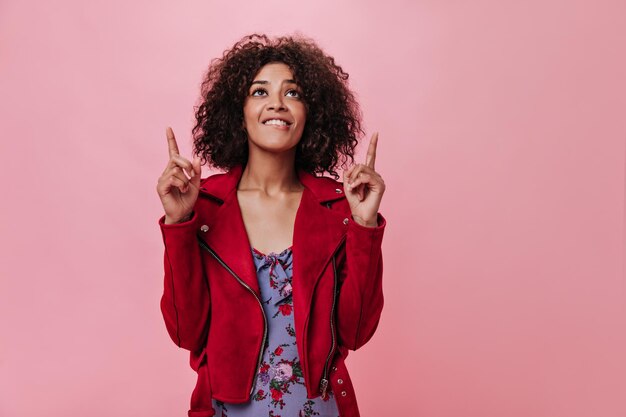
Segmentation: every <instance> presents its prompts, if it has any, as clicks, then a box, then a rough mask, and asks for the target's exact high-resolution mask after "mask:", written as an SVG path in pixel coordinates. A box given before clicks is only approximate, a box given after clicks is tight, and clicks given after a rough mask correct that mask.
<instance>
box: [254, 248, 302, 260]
mask: <svg viewBox="0 0 626 417" xmlns="http://www.w3.org/2000/svg"><path fill="white" fill-rule="evenodd" d="M250 247H251V248H252V251H253V252H254V253H256V254H258V255H260V256H262V257H264V258H269V257H270V256H272V255H273V256H277V257H280V256H282V255H285V254H286V253H287V252H289V251H290V250H291V249H292V248H293V245H291V246H289V247H288V248H286V249H283V250H282V251H281V252H278V253H276V252H270V253H268V254H267V255H266V254H264V253H263V252H261V251H260V250H258V249H257V248H255V247H254V246H252V245H250Z"/></svg>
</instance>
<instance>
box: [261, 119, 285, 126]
mask: <svg viewBox="0 0 626 417" xmlns="http://www.w3.org/2000/svg"><path fill="white" fill-rule="evenodd" d="M263 124H266V125H277V126H287V122H285V121H284V120H278V119H270V120H267V121H265V122H263Z"/></svg>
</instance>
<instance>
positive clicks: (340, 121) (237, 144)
mask: <svg viewBox="0 0 626 417" xmlns="http://www.w3.org/2000/svg"><path fill="white" fill-rule="evenodd" d="M270 62H282V63H284V64H286V65H287V66H288V67H289V68H290V69H291V71H292V73H293V76H294V79H295V81H296V83H297V84H298V86H299V87H300V88H301V90H302V99H303V102H304V105H305V107H306V111H307V119H306V123H305V126H304V131H303V132H302V138H301V139H300V141H299V142H298V145H297V148H296V156H295V164H296V167H297V168H302V169H304V170H305V171H307V172H310V173H313V174H316V173H320V174H323V173H324V172H328V173H329V174H330V175H332V176H333V177H334V178H335V179H338V178H339V175H338V174H337V173H336V172H335V168H336V167H337V166H339V165H340V164H341V166H344V167H345V163H346V162H347V161H348V159H349V160H350V161H352V162H354V149H355V147H356V145H357V143H358V138H359V137H360V136H362V135H363V133H364V132H363V130H362V127H361V111H360V108H359V105H358V103H357V101H356V99H355V97H354V94H353V93H352V92H351V91H350V89H349V88H348V82H347V80H348V74H347V73H346V72H345V71H344V70H343V69H342V68H341V67H340V66H339V65H337V64H336V63H335V60H334V58H333V57H331V56H328V55H326V54H325V53H324V52H323V51H322V50H321V49H320V47H319V46H317V44H316V43H315V42H314V41H313V40H311V39H308V38H305V37H302V36H300V35H297V36H285V37H278V38H275V39H270V38H268V37H267V36H266V35H260V34H252V35H248V36H245V37H244V38H243V39H241V40H240V41H238V42H237V43H235V45H234V46H233V47H232V48H231V49H229V50H226V51H225V52H224V54H223V56H222V58H216V59H214V60H213V61H211V64H210V66H209V69H208V71H207V73H206V75H205V77H204V80H203V82H202V88H201V98H200V105H199V106H196V107H195V117H196V125H195V126H194V128H193V130H192V135H193V146H194V153H195V155H198V156H199V157H200V158H201V160H202V162H203V163H209V165H211V166H213V167H216V168H222V169H226V170H228V169H230V168H232V167H233V166H235V165H239V164H241V165H245V164H246V163H247V160H248V144H247V141H248V136H247V133H246V130H245V128H244V127H243V107H244V102H245V100H246V96H247V95H248V91H249V88H250V85H251V84H252V81H253V80H254V77H255V76H256V74H257V73H258V71H259V70H260V69H261V67H263V66H264V65H266V64H268V63H270Z"/></svg>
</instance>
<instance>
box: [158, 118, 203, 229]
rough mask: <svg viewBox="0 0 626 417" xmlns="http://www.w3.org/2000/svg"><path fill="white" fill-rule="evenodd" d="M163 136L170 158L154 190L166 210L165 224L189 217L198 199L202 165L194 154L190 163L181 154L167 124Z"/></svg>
mask: <svg viewBox="0 0 626 417" xmlns="http://www.w3.org/2000/svg"><path fill="white" fill-rule="evenodd" d="M165 135H166V136H167V144H168V148H169V153H170V160H169V162H168V163H167V166H166V167H165V171H163V174H161V176H160V177H159V181H158V182H157V187H156V189H157V193H158V194H159V197H160V198H161V203H162V204H163V209H164V210H165V224H172V223H180V222H183V221H187V220H189V219H190V218H191V214H192V212H193V207H194V205H195V204H196V200H197V199H198V191H199V189H200V175H201V174H202V168H201V167H200V159H199V158H197V157H195V158H193V162H189V160H187V159H185V158H183V157H182V156H180V154H179V153H178V145H177V144H176V138H175V137H174V132H173V131H172V128H170V127H167V128H166V129H165ZM185 172H186V173H187V175H186V174H185ZM187 176H189V177H187Z"/></svg>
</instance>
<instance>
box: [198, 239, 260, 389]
mask: <svg viewBox="0 0 626 417" xmlns="http://www.w3.org/2000/svg"><path fill="white" fill-rule="evenodd" d="M197 238H198V242H200V246H201V247H202V248H203V249H205V250H206V251H208V252H209V253H210V254H211V255H213V257H214V258H215V259H216V260H217V262H219V263H220V265H222V266H223V267H224V268H226V270H227V271H228V272H230V274H231V275H232V276H233V277H235V279H236V280H237V281H238V282H239V283H240V284H241V285H243V286H244V287H245V288H246V289H247V290H248V291H250V293H251V294H252V295H253V296H254V298H255V299H256V300H257V302H258V303H259V307H260V308H261V314H262V315H263V339H262V340H261V348H260V349H259V359H258V360H257V364H256V369H255V370H254V381H252V389H250V394H249V395H250V396H252V393H253V392H254V388H255V387H256V380H257V372H258V370H259V368H260V366H261V360H263V349H264V347H265V342H266V340H267V317H266V316H265V310H263V303H261V300H260V299H259V297H258V296H257V295H256V293H255V292H254V290H253V289H252V288H251V287H250V286H249V285H248V284H246V283H245V282H244V281H243V280H242V279H241V278H239V276H237V274H235V272H234V271H233V270H232V269H230V267H229V266H228V265H226V263H225V262H224V261H223V260H222V259H221V258H220V257H219V256H217V254H216V253H215V251H213V249H211V248H210V247H209V246H208V245H207V244H206V242H205V241H204V240H203V239H202V238H200V237H199V236H197Z"/></svg>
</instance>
